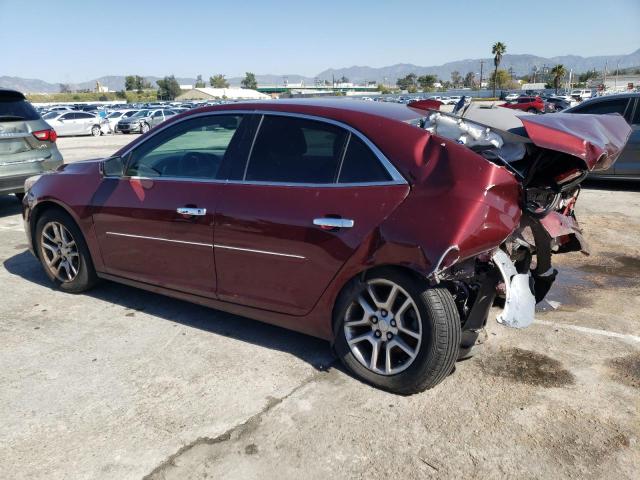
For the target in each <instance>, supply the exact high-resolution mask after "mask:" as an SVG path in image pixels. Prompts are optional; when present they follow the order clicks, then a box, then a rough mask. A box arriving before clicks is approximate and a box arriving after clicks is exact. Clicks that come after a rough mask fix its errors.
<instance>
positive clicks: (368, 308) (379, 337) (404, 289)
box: [334, 269, 460, 395]
mask: <svg viewBox="0 0 640 480" xmlns="http://www.w3.org/2000/svg"><path fill="white" fill-rule="evenodd" d="M334 326H335V337H336V338H335V349H336V352H337V354H338V356H339V357H340V359H341V361H342V362H343V363H344V364H345V366H346V367H347V368H349V370H351V371H352V372H353V373H354V374H356V375H357V376H358V377H360V378H362V379H364V380H365V381H367V382H369V383H371V384H373V385H375V386H377V387H380V388H382V389H384V390H389V391H391V392H394V393H400V394H405V395H407V394H413V393H417V392H421V391H423V390H425V389H427V388H431V387H434V386H435V385H437V384H438V383H440V382H441V381H442V380H443V379H444V378H445V377H446V376H447V375H448V374H449V373H450V372H451V371H452V370H453V367H454V364H455V361H456V359H457V357H458V349H459V346H460V317H459V315H458V311H457V309H456V306H455V303H454V300H453V297H452V296H451V293H449V291H448V290H446V289H444V288H428V287H427V285H426V284H424V285H423V284H422V283H421V282H417V281H416V280H414V279H413V278H411V277H410V276H408V275H405V274H403V273H400V272H398V271H395V270H391V269H389V270H384V271H381V272H380V273H378V274H376V275H374V276H372V277H370V278H367V279H366V280H365V281H364V282H363V281H355V282H352V283H351V284H350V285H349V286H347V288H345V291H344V292H343V294H342V295H341V297H340V299H339V300H338V304H337V305H336V309H335V319H334Z"/></svg>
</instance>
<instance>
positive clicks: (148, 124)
mask: <svg viewBox="0 0 640 480" xmlns="http://www.w3.org/2000/svg"><path fill="white" fill-rule="evenodd" d="M175 114H176V113H175V112H174V111H173V110H164V109H157V110H140V111H139V112H138V113H135V114H134V115H132V116H130V117H129V118H125V119H123V120H120V121H119V122H118V125H117V129H118V130H119V131H120V132H122V133H132V132H140V133H147V132H148V131H149V130H151V129H152V128H153V127H155V126H157V125H160V124H161V123H162V122H164V121H165V120H166V119H168V118H171V117H173V116H174V115H175Z"/></svg>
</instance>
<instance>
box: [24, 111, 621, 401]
mask: <svg viewBox="0 0 640 480" xmlns="http://www.w3.org/2000/svg"><path fill="white" fill-rule="evenodd" d="M431 104H433V102H429V101H426V103H425V104H424V105H431ZM469 108H471V106H467V107H465V111H466V110H467V109H469ZM494 110H495V112H497V113H496V115H497V116H499V117H500V118H499V121H497V123H499V124H500V125H502V126H504V128H505V129H501V128H498V127H493V126H491V125H490V124H488V123H487V122H485V123H480V122H479V121H478V122H476V121H473V120H470V119H467V118H463V117H456V116H453V115H449V114H445V113H441V112H439V111H437V110H430V109H429V108H427V107H426V106H423V105H421V102H416V103H414V104H411V105H410V106H407V105H400V104H388V103H379V102H359V101H347V100H345V101H340V100H321V101H275V102H260V103H255V104H252V103H237V104H229V105H218V106H213V107H205V108H201V109H197V110H192V111H189V112H187V113H184V114H181V115H179V116H176V117H174V118H173V119H171V120H169V121H168V122H165V123H163V124H162V125H160V126H159V127H158V128H156V129H154V130H152V131H151V132H149V133H147V134H145V135H143V136H141V137H139V138H138V139H137V140H136V141H134V142H132V143H131V144H129V145H127V146H126V147H124V148H122V149H121V150H120V151H118V152H117V153H116V154H115V155H114V156H113V157H111V158H108V159H105V160H91V161H85V162H79V163H72V164H68V165H65V166H64V168H61V169H59V170H58V171H57V172H55V173H53V174H49V175H42V176H40V177H34V178H31V179H29V180H28V181H27V182H26V185H25V187H26V189H27V192H28V193H27V195H26V197H25V199H24V201H23V202H24V222H25V228H26V231H27V237H28V240H29V243H30V245H31V248H32V251H33V253H34V254H35V255H36V256H37V257H38V258H39V260H40V262H41V263H42V265H43V267H44V271H45V272H46V274H47V275H48V276H49V278H50V279H51V281H52V282H53V283H54V284H55V285H56V286H57V287H58V288H60V289H61V290H63V291H65V292H70V293H80V292H84V291H86V290H87V289H89V288H91V287H93V286H94V285H96V283H97V282H98V280H99V279H106V280H111V281H116V282H121V283H124V284H127V285H131V286H135V287H139V288H143V289H147V290H151V291H154V292H159V293H162V294H166V295H169V296H173V297H177V298H181V299H185V300H189V301H193V302H196V303H199V304H203V305H207V306H210V307H213V308H216V309H220V310H224V311H228V312H232V313H235V314H239V315H244V316H247V317H251V318H254V319H257V320H261V321H264V322H268V323H272V324H275V325H279V326H282V327H285V328H290V329H293V330H297V331H300V332H304V333H307V334H310V335H314V336H317V337H321V338H324V339H327V340H329V341H330V342H331V344H332V346H333V348H334V350H335V352H336V354H337V356H338V357H339V358H340V359H341V360H342V362H343V363H344V364H345V365H346V366H347V367H348V368H349V369H350V370H351V371H352V372H353V373H354V374H355V375H356V376H358V377H359V378H361V379H364V380H365V381H367V382H369V383H371V384H373V385H375V386H377V387H380V388H383V389H386V390H389V391H392V392H396V393H401V394H411V393H415V392H419V391H422V390H424V389H426V388H430V387H433V386H435V385H436V384H438V383H439V382H440V381H442V380H443V379H444V378H445V377H447V376H448V375H449V374H450V373H451V372H452V370H453V366H454V362H455V361H456V360H457V359H459V358H462V357H464V356H467V355H469V354H470V353H471V350H472V348H473V347H474V345H475V344H476V341H477V339H478V336H479V335H480V334H481V332H482V330H483V328H484V326H485V324H486V322H487V318H488V315H489V308H490V307H491V306H492V304H493V303H494V300H495V299H496V296H497V295H501V296H503V297H504V298H503V301H504V305H505V306H504V309H503V310H502V312H501V313H500V315H499V316H498V321H499V322H500V323H502V324H504V325H507V326H511V327H524V326H527V325H528V324H529V323H531V321H532V320H533V314H534V307H535V303H536V302H537V301H540V300H542V298H544V296H545V294H546V293H547V291H548V290H549V288H550V287H551V284H552V283H553V281H554V279H555V277H556V274H557V271H556V270H555V269H553V268H552V267H551V256H552V254H559V253H563V252H569V251H578V250H584V249H586V246H585V243H584V239H583V237H582V235H581V231H580V228H579V226H578V224H577V222H576V220H575V217H574V213H573V208H574V205H575V202H576V199H577V197H578V193H579V183H580V182H581V181H582V180H583V179H584V177H585V176H586V174H587V172H588V171H589V170H592V169H603V168H608V166H609V165H610V164H611V163H612V162H613V161H614V160H615V158H616V155H617V154H618V152H619V150H620V149H621V148H622V147H623V146H624V143H625V141H626V139H627V137H628V135H629V127H628V126H627V124H626V122H625V121H624V119H623V118H622V117H619V116H591V115H581V116H578V115H563V114H556V115H548V116H534V115H530V116H524V117H517V116H515V114H514V112H511V111H509V110H505V109H494ZM489 113H491V112H489ZM485 115H486V112H485ZM505 115H506V116H507V117H508V118H506V120H505ZM489 116H490V115H489ZM509 122H511V124H513V125H512V126H509V125H508V124H509ZM512 127H513V128H512ZM559 130H561V131H563V133H562V135H558V131H559Z"/></svg>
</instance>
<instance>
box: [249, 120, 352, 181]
mask: <svg viewBox="0 0 640 480" xmlns="http://www.w3.org/2000/svg"><path fill="white" fill-rule="evenodd" d="M346 138H347V133H346V132H345V131H344V130H343V129H342V128H339V127H337V126H335V125H331V124H329V123H324V122H317V121H314V120H306V119H302V118H294V117H285V116H276V115H265V116H264V118H263V120H262V124H261V125H260V130H259V131H258V136H257V137H256V140H255V143H254V146H253V150H252V153H251V157H250V158H249V164H248V165H247V172H246V175H245V180H248V181H263V182H282V183H334V182H335V180H336V176H337V172H338V166H339V164H340V159H341V156H342V151H343V149H344V143H345V141H346Z"/></svg>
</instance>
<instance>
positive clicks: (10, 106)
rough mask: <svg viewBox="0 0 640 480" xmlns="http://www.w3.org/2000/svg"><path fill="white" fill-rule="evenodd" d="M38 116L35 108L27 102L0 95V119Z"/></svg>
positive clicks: (4, 120) (2, 120) (23, 118)
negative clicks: (4, 97)
mask: <svg viewBox="0 0 640 480" xmlns="http://www.w3.org/2000/svg"><path fill="white" fill-rule="evenodd" d="M39 118H40V115H39V114H38V112H36V109H35V108H33V107H32V106H31V104H30V103H29V102H27V101H26V100H22V99H17V98H15V97H14V98H6V99H3V98H1V97H0V121H1V122H7V121H11V120H14V121H19V120H37V119H39Z"/></svg>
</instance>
